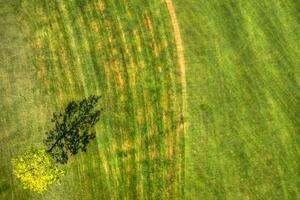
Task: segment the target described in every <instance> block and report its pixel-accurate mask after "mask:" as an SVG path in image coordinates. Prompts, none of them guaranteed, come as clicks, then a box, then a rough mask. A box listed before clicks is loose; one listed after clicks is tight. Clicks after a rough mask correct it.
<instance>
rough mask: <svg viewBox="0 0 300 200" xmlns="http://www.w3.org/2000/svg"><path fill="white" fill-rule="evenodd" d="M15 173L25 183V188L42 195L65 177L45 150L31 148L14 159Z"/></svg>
mask: <svg viewBox="0 0 300 200" xmlns="http://www.w3.org/2000/svg"><path fill="white" fill-rule="evenodd" d="M12 165H13V173H14V175H15V176H16V177H17V178H18V179H20V181H21V182H22V183H23V186H24V188H28V189H30V190H32V191H35V192H38V193H42V192H43V191H45V190H46V189H47V187H48V186H49V185H50V184H52V183H54V182H55V181H57V180H58V179H59V178H61V177H62V176H63V175H64V171H63V170H62V169H60V168H59V167H58V166H57V165H56V164H55V163H54V162H53V160H52V158H51V157H50V156H49V155H48V154H47V153H46V150H45V149H34V148H31V149H29V150H27V151H25V152H24V154H22V155H20V156H18V157H17V158H15V159H12Z"/></svg>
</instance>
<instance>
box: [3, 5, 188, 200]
mask: <svg viewBox="0 0 300 200" xmlns="http://www.w3.org/2000/svg"><path fill="white" fill-rule="evenodd" d="M21 2H22V3H21ZM0 12H1V34H2V35H1V76H0V78H1V79H0V81H1V86H0V87H1V88H0V89H1V94H0V101H1V104H0V105H1V111H2V113H1V115H0V119H1V121H0V122H1V123H0V131H1V143H0V148H1V161H0V163H1V164H0V166H1V172H0V173H1V174H0V176H1V183H0V188H1V190H0V198H1V199H26V200H27V199H51V200H53V199H72V200H74V199H171V198H177V199H180V198H181V197H182V195H183V186H184V184H183V160H182V158H183V153H184V152H183V151H184V146H183V145H184V143H183V140H182V139H181V138H182V136H183V135H182V130H181V129H180V127H181V126H180V124H182V117H181V113H182V110H181V109H182V106H181V104H182V98H181V84H180V74H179V67H178V64H177V55H176V47H175V42H174V37H173V36H172V35H173V34H172V25H171V23H170V22H169V20H170V18H169V14H168V11H167V9H166V6H165V4H164V1H162V0H159V1H154V2H148V1H144V2H143V3H141V2H140V1H138V0H131V1H127V0H124V1H120V0H114V1H111V0H106V1H98V0H90V1H83V0H69V1H40V0H30V1H14V0H12V1H9V2H7V1H4V0H1V11H0ZM91 94H100V95H102V104H101V106H102V107H103V108H104V112H103V116H102V120H101V123H99V125H98V126H97V141H96V142H93V143H92V144H91V145H90V146H89V150H88V153H86V154H80V155H79V156H77V157H76V158H74V159H72V160H71V162H70V163H69V164H68V167H67V175H66V177H65V178H64V179H63V180H62V182H61V185H56V186H53V187H51V188H50V190H49V191H48V192H46V193H45V194H43V195H42V196H41V195H37V194H33V193H29V192H28V191H27V190H23V189H22V187H21V185H20V183H19V182H17V181H16V180H15V179H14V178H13V177H12V173H11V166H10V159H11V158H12V157H15V156H16V155H18V154H20V153H22V152H23V151H24V150H25V149H27V148H29V146H30V145H34V146H41V145H42V139H43V137H44V132H45V131H46V130H48V128H50V119H51V116H52V112H54V111H56V110H59V109H62V108H63V107H64V106H65V105H66V104H67V103H68V102H69V101H70V100H73V99H78V100H80V99H82V98H83V97H85V96H89V95H91Z"/></svg>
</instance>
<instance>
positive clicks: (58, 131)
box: [44, 95, 101, 164]
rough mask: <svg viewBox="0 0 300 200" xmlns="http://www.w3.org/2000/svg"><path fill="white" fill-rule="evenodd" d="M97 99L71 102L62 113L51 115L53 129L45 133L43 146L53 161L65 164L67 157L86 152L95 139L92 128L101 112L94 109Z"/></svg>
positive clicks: (95, 97)
mask: <svg viewBox="0 0 300 200" xmlns="http://www.w3.org/2000/svg"><path fill="white" fill-rule="evenodd" d="M99 99H100V96H95V95H93V96H90V97H89V98H87V99H84V100H82V101H81V102H75V101H71V102H70V103H69V104H68V105H67V107H66V108H65V110H64V112H58V113H54V114H53V118H52V122H53V123H54V127H53V128H52V129H51V130H50V131H49V132H47V133H46V135H47V138H46V139H45V140H44V144H45V145H46V147H47V148H48V150H47V153H49V155H51V156H52V157H53V158H54V160H55V161H57V162H59V163H61V164H66V163H67V162H68V159H69V155H75V154H77V153H78V152H79V150H82V151H84V152H85V151H86V150H87V145H88V143H89V142H90V140H92V139H94V138H95V137H96V133H95V131H94V130H93V126H94V125H95V124H96V123H97V122H98V121H99V119H100V111H101V110H99V109H98V110H97V109H96V107H97V103H98V101H99Z"/></svg>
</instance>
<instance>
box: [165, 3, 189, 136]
mask: <svg viewBox="0 0 300 200" xmlns="http://www.w3.org/2000/svg"><path fill="white" fill-rule="evenodd" d="M165 2H166V5H167V9H168V11H169V14H170V18H171V22H172V26H173V30H174V37H175V43H176V49H177V56H178V63H179V67H180V82H181V85H182V118H183V120H185V117H186V114H187V103H186V99H187V94H186V75H185V58H184V47H183V42H182V39H181V34H180V28H179V23H178V20H177V17H176V11H175V7H174V5H173V2H172V0H165ZM182 128H183V132H184V134H186V128H187V127H186V123H185V122H183V127H182Z"/></svg>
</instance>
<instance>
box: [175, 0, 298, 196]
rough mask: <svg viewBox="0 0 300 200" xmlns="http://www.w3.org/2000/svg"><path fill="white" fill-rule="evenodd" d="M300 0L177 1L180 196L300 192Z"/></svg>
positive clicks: (289, 193) (280, 194) (275, 194)
mask: <svg viewBox="0 0 300 200" xmlns="http://www.w3.org/2000/svg"><path fill="white" fill-rule="evenodd" d="M296 2H297V1H291V0H288V1H285V0H265V1H264V0H257V1H230V0H222V1H216V0H211V1H200V0H186V1H181V0H175V5H176V8H177V15H178V18H179V21H180V26H181V29H182V34H183V40H184V44H185V49H186V59H187V66H186V67H187V68H186V70H187V91H188V113H189V123H190V126H189V131H188V135H187V138H186V164H185V166H186V172H185V174H186V179H185V180H186V181H185V184H186V190H185V193H186V199H230V200H232V199H237V200H240V199H245V200H248V199H278V200H282V199H291V200H294V199H299V198H300V191H299V188H300V179H299V177H300V174H299V173H300V171H299V169H300V166H299V165H300V150H299V144H300V138H299V136H300V135H299V133H300V115H299V113H300V87H299V85H300V67H299V66H300V59H299V55H300V48H299V46H300V42H299V38H300V34H299V33H300V29H299V19H300V14H299V9H298V8H299V6H300V4H299V3H296ZM297 9H298V10H297ZM195 74H197V76H196V75H195Z"/></svg>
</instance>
